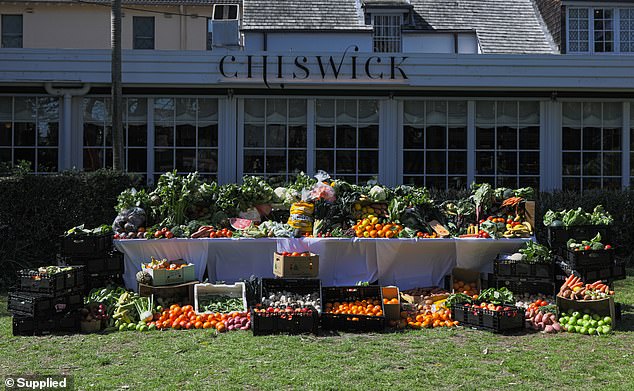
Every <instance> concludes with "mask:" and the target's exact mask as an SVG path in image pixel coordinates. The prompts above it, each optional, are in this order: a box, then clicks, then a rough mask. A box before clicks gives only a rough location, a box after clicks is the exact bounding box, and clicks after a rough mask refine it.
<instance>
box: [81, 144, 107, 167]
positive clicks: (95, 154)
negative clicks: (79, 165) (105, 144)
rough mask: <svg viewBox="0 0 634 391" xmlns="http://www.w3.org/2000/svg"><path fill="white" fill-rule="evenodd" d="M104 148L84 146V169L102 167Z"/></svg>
mask: <svg viewBox="0 0 634 391" xmlns="http://www.w3.org/2000/svg"><path fill="white" fill-rule="evenodd" d="M103 154H104V150H103V149H101V148H99V149H95V148H84V170H86V171H95V170H98V169H100V168H102V167H103V164H104V157H103Z"/></svg>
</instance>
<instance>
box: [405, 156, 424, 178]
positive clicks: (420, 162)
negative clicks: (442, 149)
mask: <svg viewBox="0 0 634 391" xmlns="http://www.w3.org/2000/svg"><path fill="white" fill-rule="evenodd" d="M424 172H425V160H424V155H423V153H422V152H408V151H405V152H403V173H404V174H422V173H424Z"/></svg>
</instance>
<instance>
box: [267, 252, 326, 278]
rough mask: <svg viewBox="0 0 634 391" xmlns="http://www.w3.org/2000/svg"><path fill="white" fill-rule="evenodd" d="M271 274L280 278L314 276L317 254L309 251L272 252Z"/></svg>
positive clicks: (317, 261) (317, 274) (317, 272)
mask: <svg viewBox="0 0 634 391" xmlns="http://www.w3.org/2000/svg"><path fill="white" fill-rule="evenodd" d="M273 274H275V275H276V276H277V277H282V278H316V277H318V276H319V255H317V254H313V253H311V252H309V251H305V252H302V253H298V252H292V253H291V252H287V251H285V252H281V253H279V252H276V253H273Z"/></svg>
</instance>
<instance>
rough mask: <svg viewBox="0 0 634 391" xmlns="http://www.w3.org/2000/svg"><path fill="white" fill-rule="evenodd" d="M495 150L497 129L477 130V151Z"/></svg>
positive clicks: (480, 128) (479, 128) (481, 128)
mask: <svg viewBox="0 0 634 391" xmlns="http://www.w3.org/2000/svg"><path fill="white" fill-rule="evenodd" d="M493 148H495V129H494V128H483V127H477V128H476V149H493Z"/></svg>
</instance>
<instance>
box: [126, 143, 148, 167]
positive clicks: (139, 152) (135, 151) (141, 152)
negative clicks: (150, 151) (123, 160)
mask: <svg viewBox="0 0 634 391" xmlns="http://www.w3.org/2000/svg"><path fill="white" fill-rule="evenodd" d="M128 171H129V172H147V151H146V150H145V149H140V148H130V149H128Z"/></svg>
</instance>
